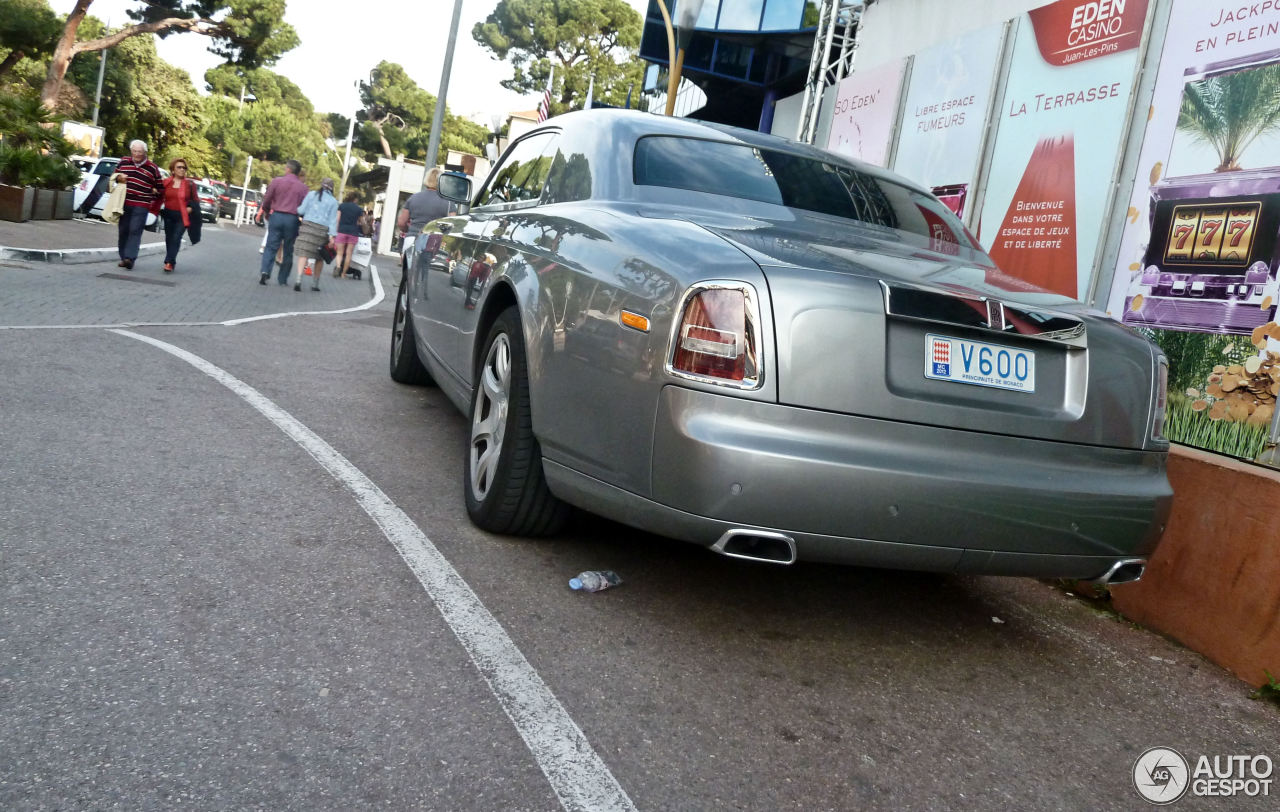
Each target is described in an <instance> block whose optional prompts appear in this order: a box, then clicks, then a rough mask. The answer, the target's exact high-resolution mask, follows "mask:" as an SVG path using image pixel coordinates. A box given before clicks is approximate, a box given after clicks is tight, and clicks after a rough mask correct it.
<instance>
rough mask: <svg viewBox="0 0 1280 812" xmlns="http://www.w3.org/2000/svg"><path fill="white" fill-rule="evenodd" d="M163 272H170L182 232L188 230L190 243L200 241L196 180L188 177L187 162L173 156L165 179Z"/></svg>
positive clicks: (176, 259) (180, 241)
mask: <svg viewBox="0 0 1280 812" xmlns="http://www.w3.org/2000/svg"><path fill="white" fill-rule="evenodd" d="M161 214H162V215H163V216H164V244H165V249H166V250H165V254H164V272H165V273H173V266H174V264H175V263H177V261H178V249H179V248H181V247H182V235H183V234H184V233H185V232H187V231H190V232H191V244H192V245H195V244H196V243H198V242H200V199H199V198H198V197H197V196H196V182H195V181H193V180H191V179H190V178H188V177H187V162H186V161H185V160H183V159H182V158H174V159H173V160H172V161H171V162H170V163H169V177H167V178H165V179H164V209H163V211H162V212H161Z"/></svg>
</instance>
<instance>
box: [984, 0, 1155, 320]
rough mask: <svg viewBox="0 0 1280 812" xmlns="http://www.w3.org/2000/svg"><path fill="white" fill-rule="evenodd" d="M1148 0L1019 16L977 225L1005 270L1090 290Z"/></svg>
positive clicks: (1078, 294)
mask: <svg viewBox="0 0 1280 812" xmlns="http://www.w3.org/2000/svg"><path fill="white" fill-rule="evenodd" d="M1146 18H1147V0H1089V1H1088V2H1081V0H1059V1H1058V2H1055V3H1051V4H1049V5H1047V6H1042V7H1040V8H1037V9H1034V10H1032V11H1030V12H1028V13H1027V14H1025V15H1023V17H1022V18H1020V19H1019V23H1018V32H1017V35H1016V39H1015V42H1014V52H1013V62H1012V64H1011V66H1010V69H1009V79H1008V83H1007V86H1006V90H1005V95H1004V99H1003V102H1002V105H1001V109H1000V111H999V113H998V115H999V131H998V133H997V135H996V144H995V152H994V155H995V157H994V159H993V162H992V166H991V170H990V174H989V177H988V181H987V189H986V198H985V201H984V203H983V211H982V216H981V220H980V222H979V227H978V233H979V238H980V239H981V241H982V244H983V245H984V246H985V247H986V248H987V249H988V251H989V253H990V254H991V256H992V258H993V259H995V261H996V264H998V265H999V266H1000V267H1001V268H1002V269H1003V270H1004V271H1006V272H1007V273H1009V274H1011V275H1012V276H1015V277H1017V278H1020V279H1023V280H1026V281H1027V282H1030V283H1032V284H1034V285H1037V286H1039V287H1042V288H1045V289H1048V290H1051V291H1054V292H1056V293H1061V294H1063V295H1065V296H1070V297H1072V298H1077V299H1080V298H1083V297H1084V296H1086V295H1087V292H1088V288H1089V279H1090V274H1091V273H1092V270H1093V264H1094V260H1095V256H1096V253H1097V248H1098V238H1099V235H1100V234H1101V231H1102V226H1103V222H1104V218H1105V216H1106V212H1105V211H1104V209H1105V208H1106V204H1107V194H1108V190H1109V186H1110V184H1111V178H1112V173H1113V171H1114V168H1115V165H1116V161H1117V158H1118V156H1119V153H1120V144H1121V142H1122V140H1123V136H1124V131H1125V125H1126V123H1127V115H1128V105H1129V97H1130V93H1131V91H1132V87H1133V82H1134V75H1135V69H1136V67H1137V60H1138V50H1137V47H1138V45H1139V44H1140V42H1141V39H1142V30H1143V27H1144V25H1145V23H1146Z"/></svg>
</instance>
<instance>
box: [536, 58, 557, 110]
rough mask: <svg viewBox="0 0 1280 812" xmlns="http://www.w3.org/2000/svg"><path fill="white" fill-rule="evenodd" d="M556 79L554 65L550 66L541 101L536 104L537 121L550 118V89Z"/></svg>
mask: <svg viewBox="0 0 1280 812" xmlns="http://www.w3.org/2000/svg"><path fill="white" fill-rule="evenodd" d="M555 81H556V66H555V65H554V64H553V65H552V66H551V72H550V73H548V74H547V89H546V90H544V91H542V103H541V104H539V105H538V123H539V124H541V123H542V122H544V121H546V120H547V119H549V118H551V90H552V87H553V85H554V84H555Z"/></svg>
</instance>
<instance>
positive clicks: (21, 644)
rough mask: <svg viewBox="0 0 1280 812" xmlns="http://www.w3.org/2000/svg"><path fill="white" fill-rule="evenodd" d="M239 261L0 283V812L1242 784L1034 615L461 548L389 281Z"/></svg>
mask: <svg viewBox="0 0 1280 812" xmlns="http://www.w3.org/2000/svg"><path fill="white" fill-rule="evenodd" d="M255 237H256V234H253V233H249V234H239V233H235V232H232V231H226V230H224V231H218V230H213V231H210V232H208V237H207V239H206V242H205V243H203V244H202V245H201V246H200V247H199V248H198V249H196V250H194V251H191V252H190V253H189V254H188V253H185V252H184V255H183V256H182V257H181V258H180V262H179V273H177V274H174V275H173V276H172V277H168V276H167V275H164V274H161V273H160V272H159V261H158V259H157V260H156V261H154V262H151V263H149V264H143V263H140V264H139V267H138V269H137V270H135V271H133V272H132V274H133V275H136V276H138V277H140V278H143V279H146V280H149V281H144V282H139V281H136V280H125V279H118V278H116V276H119V275H121V274H118V273H116V272H117V271H118V270H119V269H116V268H115V266H114V263H109V264H104V265H86V266H74V267H73V266H37V265H28V264H24V263H6V264H0V328H10V327H18V328H19V329H0V438H2V439H0V449H2V453H0V808H2V809H6V810H27V809H94V810H97V809H130V810H134V809H164V810H167V809H177V808H194V809H236V810H238V809H264V810H319V809H334V810H339V809H341V810H348V809H362V808H384V809H405V810H410V809H412V810H419V809H421V810H454V809H457V810H473V809H474V810H497V809H503V810H506V809H513V810H514V809H529V810H553V809H558V808H562V807H565V808H575V807H576V806H582V807H588V806H596V805H597V803H596V802H583V801H582V799H583V798H587V799H592V798H595V799H596V801H598V804H600V805H603V804H604V803H606V802H608V803H612V804H613V806H614V808H624V809H625V808H637V809H669V810H722V809H723V810H729V809H734V810H736V809H749V810H781V809H791V810H821V809H841V810H843V809H894V810H897V809H920V810H935V809H1066V810H1074V809H1140V808H1145V806H1146V804H1145V802H1143V801H1142V800H1141V799H1140V798H1139V796H1138V795H1137V794H1136V792H1135V790H1134V788H1133V786H1132V783H1131V769H1132V766H1133V763H1134V760H1135V759H1136V758H1137V756H1138V755H1139V754H1140V753H1142V752H1143V751H1144V750H1146V749H1147V748H1149V747H1153V746H1166V747H1173V748H1176V749H1178V750H1180V751H1181V752H1182V753H1183V754H1184V755H1188V756H1192V757H1194V756H1198V755H1201V754H1205V755H1209V756H1213V755H1215V754H1217V755H1227V754H1250V755H1254V754H1267V755H1269V756H1270V757H1271V758H1272V759H1273V760H1274V761H1278V762H1280V713H1278V712H1277V708H1276V707H1275V706H1274V705H1268V704H1264V703H1260V702H1256V701H1252V700H1250V699H1249V698H1248V694H1249V689H1248V686H1245V685H1244V684H1242V683H1240V682H1239V681H1237V680H1235V679H1234V678H1232V677H1231V676H1229V675H1228V674H1226V673H1224V672H1223V671H1221V670H1220V669H1218V668H1217V667H1216V666H1214V665H1212V664H1211V663H1208V662H1207V661H1205V660H1203V659H1202V658H1201V657H1199V656H1198V655H1196V654H1194V653H1191V652H1188V651H1186V650H1184V649H1182V648H1180V647H1179V646H1177V645H1176V644H1174V643H1171V642H1169V641H1167V640H1165V639H1163V638H1161V637H1159V636H1157V635H1154V634H1151V633H1149V632H1147V631H1145V630H1143V629H1141V628H1138V627H1136V626H1133V625H1131V624H1129V623H1126V622H1123V621H1121V620H1117V619H1116V618H1114V617H1111V616H1109V615H1107V614H1106V613H1104V612H1101V611H1099V610H1098V609H1096V608H1095V607H1093V606H1091V605H1090V604H1087V603H1085V602H1083V601H1081V600H1080V599H1078V598H1075V597H1071V596H1069V595H1067V594H1066V593H1065V592H1063V591H1062V590H1061V589H1058V588H1055V587H1053V586H1051V585H1048V584H1044V583H1040V582H1036V581H1030V580H1019V579H1002V578H962V577H950V576H940V575H926V574H913V573H903V572H889V571H877V570H860V569H849V568H836V567H825V566H806V565H799V566H796V567H792V568H777V567H769V566H765V565H752V564H748V563H745V562H736V561H733V560H729V559H724V558H720V557H717V556H714V555H713V554H711V553H709V552H707V551H704V550H701V549H697V548H692V547H689V546H687V545H682V544H679V543H675V542H671V541H668V540H664V539H661V538H658V537H654V536H650V535H646V534H643V533H640V532H637V531H634V530H631V529H628V528H626V527H623V526H620V525H616V524H613V523H610V522H607V521H603V520H599V519H594V518H591V517H586V516H581V517H578V519H577V520H576V521H575V522H574V524H573V525H572V527H571V528H570V530H569V531H568V532H566V533H565V534H563V535H562V536H559V537H557V538H554V539H550V540H546V541H537V542H531V541H523V540H518V539H510V538H503V537H498V536H492V535H488V534H485V533H482V532H480V531H478V530H476V529H475V528H474V527H472V526H471V525H470V523H469V522H468V520H467V518H466V514H465V510H464V508H463V503H462V493H461V486H462V483H461V479H462V471H461V459H462V453H463V450H464V447H465V443H466V424H465V421H464V419H463V418H462V416H461V415H459V414H458V413H457V412H456V411H455V410H454V409H453V408H452V406H451V405H450V404H449V403H448V402H447V401H446V400H445V399H444V397H443V396H442V395H441V394H440V393H439V392H438V391H436V390H434V389H430V388H426V389H416V388H408V387H403V386H400V385H397V384H394V383H392V382H391V381H390V379H389V378H388V377H387V373H386V356H387V348H388V343H389V340H390V329H389V327H390V297H391V295H393V294H394V285H395V279H393V278H391V277H390V274H388V273H387V272H386V270H385V269H384V270H383V275H382V279H381V283H382V286H385V287H386V288H387V289H388V291H389V295H388V296H387V297H386V298H384V299H383V300H382V301H376V299H377V298H378V295H379V290H380V287H379V285H377V284H374V283H372V282H371V281H370V280H369V279H366V280H365V281H363V282H354V281H349V280H333V279H331V278H329V277H322V278H321V279H322V288H324V289H323V290H322V291H321V292H320V293H318V294H313V293H310V292H309V291H307V290H306V289H305V286H304V291H303V292H302V293H294V292H293V291H292V290H291V289H288V288H281V287H279V286H276V285H274V284H272V285H269V286H266V287H263V286H259V285H258V284H257V275H256V267H257V260H258V255H257V254H256V247H257V240H256V239H255ZM382 262H383V263H384V264H386V261H385V260H383V261H382ZM102 274H108V275H107V276H102ZM112 274H114V276H113V275H112ZM157 283H169V284H157ZM371 302H374V303H373V304H371V305H370V303H371ZM363 305H370V306H368V307H365V308H364V309H353V308H359V307H362V306H363ZM296 311H311V312H310V313H309V314H305V315H293V316H287V317H282V318H274V317H270V316H272V314H275V313H280V312H296ZM320 311H332V312H329V313H328V314H321V313H320ZM261 317H267V318H261ZM242 319H257V320H252V321H241V320H242ZM162 322H163V323H167V324H166V326H156V325H157V324H158V323H162ZM182 322H190V323H192V324H182ZM224 322H226V323H224ZM59 325H76V326H74V327H71V328H68V329H60V328H59V327H58V326H59ZM147 325H150V326H147ZM139 337H142V338H149V339H154V340H157V341H159V342H163V343H164V344H165V345H166V346H169V347H173V348H177V349H178V350H185V351H186V352H188V353H191V354H192V357H190V358H182V357H178V356H175V355H174V354H172V353H171V352H169V351H167V350H166V349H165V348H164V347H161V346H157V345H155V344H153V343H148V342H147V341H144V340H141V339H140V338H139ZM193 363H195V364H202V365H203V366H196V365H193ZM207 365H212V367H209V366H207ZM214 368H216V369H214ZM219 376H220V377H219ZM245 387H248V388H251V389H252V390H253V391H254V392H256V393H257V395H254V394H253V393H252V392H249V391H248V390H247V389H246V388H245ZM294 421H296V422H294ZM326 449H328V450H326ZM330 452H332V453H330ZM325 466H328V467H327V468H326V467H325ZM833 498H834V497H833ZM379 499H382V500H383V501H379ZM380 511H381V512H380ZM405 539H408V541H405ZM393 542H395V543H399V544H401V549H400V550H398V549H397V547H396V546H394V544H393ZM406 545H407V546H406ZM414 545H416V546H414ZM432 551H434V553H433V552H432ZM434 554H438V556H439V558H432V557H431V555H434ZM606 568H607V569H613V570H616V571H617V572H619V573H620V574H621V575H622V577H623V578H624V580H625V583H624V584H623V585H622V586H621V587H618V588H616V589H613V590H610V591H607V592H602V593H598V594H580V593H575V592H571V591H570V590H569V589H568V587H567V581H568V579H569V578H570V577H571V576H572V575H574V574H576V573H577V572H579V571H581V570H584V569H606ZM452 573H456V575H457V576H458V579H457V580H456V581H454V580H450V579H451V578H452V577H453V576H452ZM468 587H469V590H468V589H467V588H468ZM469 591H470V592H471V593H473V594H474V597H475V598H476V599H478V601H477V603H476V606H479V607H480V608H479V609H476V608H475V607H474V606H472V607H469V608H468V607H463V609H465V611H463V610H460V609H459V605H460V604H459V601H460V600H464V599H465V595H466V594H467V593H468V592H469ZM459 596H462V597H459ZM486 618H487V619H486ZM495 630H496V631H495ZM504 640H505V642H504ZM506 646H509V648H507V647H506ZM511 652H515V654H514V655H512V654H511ZM504 657H507V658H508V659H503V658H504ZM511 658H514V659H511ZM520 663H523V664H524V665H523V666H522V665H520ZM531 708H532V709H534V710H533V711H530V709H531ZM566 721H567V725H566ZM575 731H576V733H575ZM566 736H567V737H568V738H566ZM574 736H577V737H578V738H574ZM557 748H560V749H559V750H557ZM557 754H558V755H557ZM566 754H567V755H566ZM557 759H559V760H557ZM566 759H568V762H572V764H571V766H573V765H584V764H585V765H588V766H590V765H595V767H594V769H597V771H596V772H592V770H591V769H585V768H584V769H583V770H581V771H574V769H568V768H565V764H566ZM610 782H613V783H612V784H611V783H610ZM566 788H567V789H566ZM575 792H577V793H580V794H576V795H575V794H574V793H575ZM593 792H595V793H598V794H596V795H593V794H592V793H593ZM1276 793H1280V788H1273V798H1274V796H1275V794H1276ZM1178 807H1179V808H1182V807H1185V808H1189V809H1205V808H1214V809H1231V810H1236V809H1240V810H1244V809H1264V808H1275V807H1274V800H1273V799H1265V800H1264V799H1252V800H1251V799H1247V798H1230V799H1216V800H1210V799H1195V798H1186V799H1184V800H1183V801H1181V802H1179V804H1178Z"/></svg>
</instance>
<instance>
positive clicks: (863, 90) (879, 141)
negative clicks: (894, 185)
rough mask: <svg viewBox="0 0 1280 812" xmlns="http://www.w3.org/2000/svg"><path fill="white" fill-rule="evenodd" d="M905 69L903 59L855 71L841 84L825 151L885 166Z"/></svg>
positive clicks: (895, 122)
mask: <svg viewBox="0 0 1280 812" xmlns="http://www.w3.org/2000/svg"><path fill="white" fill-rule="evenodd" d="M906 67H907V61H906V60H905V59H895V60H893V61H892V62H886V63H885V64H883V65H881V66H879V67H877V68H870V69H863V70H858V71H856V72H855V73H854V74H853V75H852V76H849V77H846V78H845V79H843V80H841V82H840V85H839V87H838V88H837V90H836V104H835V110H834V113H833V116H832V119H831V132H830V133H829V134H828V136H827V149H828V150H830V151H832V152H834V153H837V154H839V155H844V156H846V157H848V158H854V159H856V160H859V161H866V162H867V163H870V164H875V165H876V166H884V165H885V163H886V161H887V159H888V157H889V138H890V136H891V135H892V134H893V128H894V125H896V124H897V120H896V119H897V116H898V99H899V97H900V95H901V93H902V75H903V73H904V72H905V71H906Z"/></svg>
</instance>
